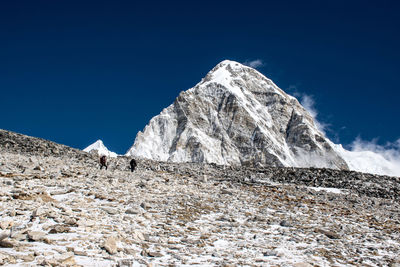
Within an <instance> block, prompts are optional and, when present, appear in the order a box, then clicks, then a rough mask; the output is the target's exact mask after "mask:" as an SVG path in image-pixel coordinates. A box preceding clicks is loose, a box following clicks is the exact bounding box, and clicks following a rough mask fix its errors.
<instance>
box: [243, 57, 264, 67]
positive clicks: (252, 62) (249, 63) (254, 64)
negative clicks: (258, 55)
mask: <svg viewBox="0 0 400 267" xmlns="http://www.w3.org/2000/svg"><path fill="white" fill-rule="evenodd" d="M243 64H244V65H246V66H249V67H250V68H258V67H262V66H264V62H263V61H262V60H261V59H256V60H246V61H245V62H244V63H243Z"/></svg>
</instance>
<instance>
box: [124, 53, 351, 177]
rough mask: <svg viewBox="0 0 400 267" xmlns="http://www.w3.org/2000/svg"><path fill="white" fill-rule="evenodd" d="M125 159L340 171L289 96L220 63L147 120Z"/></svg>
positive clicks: (249, 71)
mask: <svg viewBox="0 0 400 267" xmlns="http://www.w3.org/2000/svg"><path fill="white" fill-rule="evenodd" d="M127 155H129V156H138V157H144V158H150V159H155V160H163V161H173V162H205V163H217V164H228V165H259V164H261V165H269V166H271V165H272V166H296V167H311V166H314V167H329V168H339V169H347V168H348V166H347V164H346V162H345V161H344V160H343V158H342V157H341V156H340V155H339V154H338V153H337V152H336V151H335V150H334V147H333V143H332V142H330V141H329V140H328V139H327V138H326V137H325V136H324V134H323V133H321V132H320V131H319V130H318V129H317V127H316V125H315V123H314V121H313V118H312V117H311V116H310V114H309V113H308V112H307V111H306V110H305V109H304V108H303V107H302V106H301V105H300V103H299V102H298V101H297V99H296V98H294V97H292V96H290V95H288V94H286V93H285V92H284V91H283V90H281V89H280V88H279V87H278V86H276V85H275V84H274V83H273V82H272V81H271V80H270V79H268V78H267V77H265V76H264V75H262V74H261V73H260V72H258V71H257V70H255V69H253V68H250V67H247V66H244V65H242V64H240V63H238V62H235V61H230V60H224V61H222V62H221V63H219V64H218V65H216V66H215V67H214V68H213V69H212V70H211V71H210V72H209V73H208V74H207V75H206V76H205V77H204V78H203V79H202V80H201V82H200V83H198V84H197V85H196V86H194V87H193V88H191V89H189V90H187V91H185V92H181V93H180V94H179V96H178V97H177V98H176V100H175V102H174V103H173V104H172V105H170V106H169V107H167V108H165V109H164V110H163V111H162V112H161V113H160V114H159V115H158V116H156V117H154V118H152V119H151V120H150V122H149V124H148V125H147V126H146V127H145V129H144V130H143V132H139V133H138V134H137V136H136V139H135V142H134V144H133V146H132V147H131V148H130V149H129V150H128V152H127Z"/></svg>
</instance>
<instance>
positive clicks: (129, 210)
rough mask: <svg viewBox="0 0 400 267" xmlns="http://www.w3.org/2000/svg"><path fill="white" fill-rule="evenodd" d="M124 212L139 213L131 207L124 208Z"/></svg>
mask: <svg viewBox="0 0 400 267" xmlns="http://www.w3.org/2000/svg"><path fill="white" fill-rule="evenodd" d="M125 213H126V214H139V212H138V211H137V210H135V209H133V208H129V209H126V210H125Z"/></svg>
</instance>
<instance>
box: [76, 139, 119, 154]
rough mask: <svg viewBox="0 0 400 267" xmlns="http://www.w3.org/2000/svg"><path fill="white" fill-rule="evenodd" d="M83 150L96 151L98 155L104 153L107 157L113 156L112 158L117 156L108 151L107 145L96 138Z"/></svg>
mask: <svg viewBox="0 0 400 267" xmlns="http://www.w3.org/2000/svg"><path fill="white" fill-rule="evenodd" d="M83 151H85V152H91V151H96V152H97V154H99V155H105V156H107V157H113V158H115V157H117V156H118V155H117V153H115V152H111V151H109V150H108V149H107V147H106V146H105V145H104V144H103V141H101V140H97V141H96V142H94V143H93V144H91V145H90V146H88V147H87V148H85V149H84V150H83Z"/></svg>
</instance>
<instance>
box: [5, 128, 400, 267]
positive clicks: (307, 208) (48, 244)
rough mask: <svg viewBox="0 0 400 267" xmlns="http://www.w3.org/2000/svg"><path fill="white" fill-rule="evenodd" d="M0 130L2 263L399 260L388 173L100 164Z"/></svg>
mask: <svg viewBox="0 0 400 267" xmlns="http://www.w3.org/2000/svg"><path fill="white" fill-rule="evenodd" d="M0 136H1V138H0V149H1V150H0V151H1V152H0V183H1V185H2V186H1V190H0V213H1V221H0V228H1V230H0V264H3V265H5V266H23V265H27V266H32V265H43V266H152V265H172V266H173V265H175V266H185V265H186V266H189V265H195V264H200V265H224V266H229V265H231V266H235V265H242V266H270V265H275V266H299V267H300V266H360V265H363V266H389V265H390V266H399V264H400V258H399V257H398V255H400V249H399V248H400V228H399V225H400V209H399V208H400V202H399V196H398V195H399V194H398V193H399V186H400V181H399V178H398V177H387V176H376V175H368V174H362V173H356V172H349V171H337V170H329V169H298V168H257V169H256V168H237V167H233V166H218V165H215V164H199V163H186V164H176V163H168V162H157V161H151V160H140V159H139V160H138V169H137V170H136V171H135V172H134V173H131V172H129V171H128V162H129V159H128V158H126V157H118V158H115V159H110V161H109V162H110V163H109V164H110V165H109V168H108V170H107V171H105V170H99V168H98V164H97V161H98V158H97V157H96V156H94V155H91V154H89V153H85V152H81V151H79V150H75V149H72V148H68V147H66V146H62V145H58V144H55V143H52V142H48V141H45V140H43V139H36V138H31V137H26V136H22V135H18V134H15V133H11V132H7V131H0ZM11 141H12V142H11ZM24 143H26V146H25V145H24ZM11 144H12V145H11ZM47 149H53V150H54V151H58V154H55V155H50V154H49V153H47V152H46V150H47ZM63 153H65V154H63ZM331 187H334V188H331Z"/></svg>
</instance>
